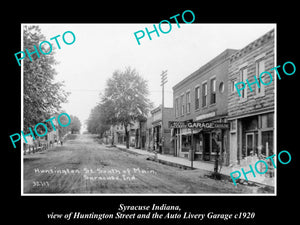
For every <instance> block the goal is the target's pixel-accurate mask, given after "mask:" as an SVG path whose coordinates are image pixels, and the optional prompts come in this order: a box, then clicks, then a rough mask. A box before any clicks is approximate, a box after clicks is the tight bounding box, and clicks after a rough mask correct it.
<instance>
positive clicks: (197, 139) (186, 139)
mask: <svg viewBox="0 0 300 225" xmlns="http://www.w3.org/2000/svg"><path fill="white" fill-rule="evenodd" d="M236 51H237V50H233V49H227V50H225V51H224V52H222V53H221V54H219V55H218V56H217V57H215V58H214V59H212V60H211V61H210V62H208V63H206V64H205V65H203V66H202V67H200V68H199V69H198V70H197V71H195V72H193V73H192V74H191V75H189V76H188V77H186V78H185V79H183V80H182V81H181V82H179V83H178V84H176V85H175V86H174V87H173V98H174V99H173V101H174V104H173V105H174V111H175V121H177V122H178V121H181V122H187V121H190V122H200V123H201V122H202V123H210V124H211V126H206V127H201V128H199V127H198V128H193V129H189V128H187V127H180V126H179V127H177V128H176V127H173V129H172V140H173V145H174V152H175V155H176V156H179V157H186V158H188V157H189V156H190V154H193V157H194V159H195V160H204V161H215V160H216V158H217V157H218V159H222V160H223V161H224V162H225V164H228V162H229V137H228V134H229V129H228V128H213V127H215V126H214V124H218V123H227V113H228V108H227V99H228V96H227V94H228V85H227V84H228V68H229V57H230V56H231V55H232V54H233V53H234V52H236ZM227 127H228V126H227ZM191 149H193V151H192V153H191V152H190V150H191Z"/></svg>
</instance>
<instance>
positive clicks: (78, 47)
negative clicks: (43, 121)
mask: <svg viewBox="0 0 300 225" xmlns="http://www.w3.org/2000/svg"><path fill="white" fill-rule="evenodd" d="M37 25H39V27H40V28H41V32H42V33H43V34H44V35H45V37H46V40H47V41H49V42H50V43H52V44H53V45H54V46H56V44H55V41H54V40H52V41H50V38H52V37H55V36H57V35H61V36H62V35H63V34H64V33H65V32H66V31H72V32H73V33H74V34H75V37H76V40H75V42H74V43H73V44H71V45H66V44H65V43H64V42H63V40H62V39H61V37H59V38H58V41H59V43H60V46H61V49H56V50H55V54H54V57H55V58H56V60H57V61H58V62H59V64H58V65H56V66H55V69H56V71H57V76H56V78H55V79H56V80H57V81H64V83H65V90H66V91H68V92H70V95H69V98H68V102H67V103H64V104H62V108H63V109H64V110H65V111H66V112H67V113H68V114H72V115H75V116H77V117H78V118H79V119H80V121H81V123H82V124H83V125H84V123H85V121H86V120H87V118H88V116H89V114H90V111H91V109H92V108H93V107H94V106H96V104H97V103H98V102H99V100H100V97H99V94H100V93H103V91H104V89H105V86H106V80H107V79H108V78H110V77H111V76H112V74H113V72H114V71H115V70H125V68H126V67H128V66H130V67H131V68H134V69H136V70H137V72H139V74H140V75H141V76H142V77H143V78H144V79H146V80H147V81H148V87H149V92H150V95H149V99H150V100H151V101H152V102H153V103H154V106H155V107H157V106H159V104H161V99H162V93H161V92H162V91H161V86H160V74H161V73H162V71H163V70H167V77H168V79H167V80H168V82H167V83H166V84H165V106H166V107H172V106H173V93H172V87H173V86H175V85H176V84H177V83H178V82H180V81H181V80H182V79H184V78H185V77H187V76H188V75H190V74H191V73H193V72H194V71H195V70H197V69H199V68H200V67H201V66H203V65H204V64H205V63H207V62H209V61H210V60H211V59H213V58H214V57H216V56H217V55H218V54H220V53H221V52H223V51H224V50H225V49H227V48H231V49H241V48H243V47H245V46H246V45H247V44H249V43H251V42H252V41H254V40H255V39H257V38H259V37H260V36H262V35H264V34H265V33H267V32H268V31H270V30H271V29H274V28H276V24H200V23H197V24H194V23H192V24H184V23H183V22H182V23H180V28H178V27H177V24H176V23H175V24H173V23H172V24H171V25H172V29H171V31H170V32H169V33H167V34H163V33H161V32H160V31H159V35H160V36H159V37H158V36H157V35H156V33H155V32H154V33H152V34H151V38H152V40H150V39H149V38H148V36H147V34H145V37H144V38H142V39H140V43H141V44H140V45H138V43H137V41H136V39H135V36H134V33H135V32H137V31H139V30H143V31H144V32H145V33H146V31H145V27H147V28H148V30H150V31H151V30H153V24H142V23H139V24H111V23H110V24H37ZM156 26H158V25H157V24H156ZM166 26H168V25H167V24H164V26H162V29H163V30H168V28H169V27H166ZM65 37H66V40H67V41H69V40H68V39H67V38H70V41H71V40H72V38H71V36H69V35H66V36H65ZM83 130H85V126H84V127H83V129H82V131H83Z"/></svg>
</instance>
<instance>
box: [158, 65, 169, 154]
mask: <svg viewBox="0 0 300 225" xmlns="http://www.w3.org/2000/svg"><path fill="white" fill-rule="evenodd" d="M167 71H168V70H164V71H162V73H161V75H160V76H161V84H160V86H162V102H161V153H164V142H165V138H164V132H165V131H164V107H165V106H164V104H165V102H164V96H165V86H164V85H165V83H167V82H168V81H167Z"/></svg>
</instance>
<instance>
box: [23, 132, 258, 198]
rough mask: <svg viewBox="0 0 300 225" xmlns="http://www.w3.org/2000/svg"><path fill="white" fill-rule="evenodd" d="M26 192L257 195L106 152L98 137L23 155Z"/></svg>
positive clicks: (196, 174)
mask: <svg viewBox="0 0 300 225" xmlns="http://www.w3.org/2000/svg"><path fill="white" fill-rule="evenodd" d="M23 172H24V193H25V194H26V193H64V194H65V193H74V194H85V193H99V194H101V193H109V194H110V193H111V194H114V193H119V194H128V193H130V194H139V193H145V194H152V193H153V194H155V193H171V194H172V193H177V194H180V193H199V194H201V193H253V191H255V190H256V189H255V188H254V187H247V186H239V187H237V188H236V187H234V185H232V182H229V181H226V180H222V181H217V180H213V179H210V178H208V177H206V176H205V175H207V172H205V171H201V170H182V169H179V168H177V167H171V166H167V165H162V164H159V163H157V162H153V161H149V160H146V156H142V155H137V154H133V153H130V152H127V151H122V150H120V149H118V148H116V147H106V146H105V145H101V144H99V143H98V142H97V139H96V137H95V136H94V135H90V134H85V135H76V138H75V139H74V140H69V141H67V142H66V143H65V144H64V145H63V146H56V147H54V148H53V149H50V150H47V151H44V152H40V153H36V154H31V155H25V156H24V171H23Z"/></svg>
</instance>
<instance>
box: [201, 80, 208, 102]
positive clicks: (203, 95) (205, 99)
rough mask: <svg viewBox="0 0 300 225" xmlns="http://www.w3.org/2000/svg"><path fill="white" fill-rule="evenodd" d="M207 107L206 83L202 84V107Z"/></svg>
mask: <svg viewBox="0 0 300 225" xmlns="http://www.w3.org/2000/svg"><path fill="white" fill-rule="evenodd" d="M205 106H207V83H203V84H202V107H205Z"/></svg>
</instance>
